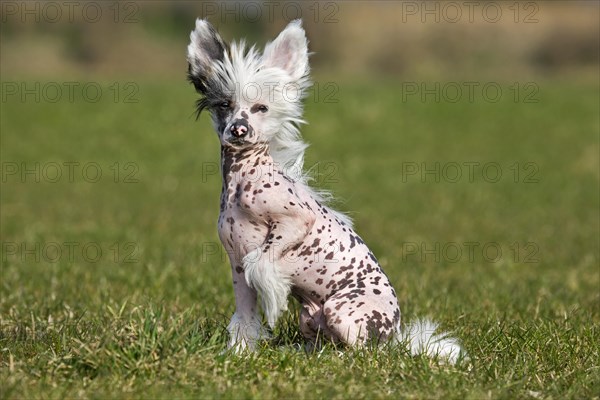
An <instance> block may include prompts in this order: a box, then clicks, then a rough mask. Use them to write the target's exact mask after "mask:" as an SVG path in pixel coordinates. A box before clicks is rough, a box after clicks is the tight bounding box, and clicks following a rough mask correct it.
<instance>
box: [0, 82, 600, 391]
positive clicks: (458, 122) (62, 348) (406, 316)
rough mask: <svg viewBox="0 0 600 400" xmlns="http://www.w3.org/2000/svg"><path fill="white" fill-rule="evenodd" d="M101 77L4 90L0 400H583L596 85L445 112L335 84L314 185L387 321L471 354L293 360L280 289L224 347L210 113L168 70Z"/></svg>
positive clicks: (589, 384)
mask: <svg viewBox="0 0 600 400" xmlns="http://www.w3.org/2000/svg"><path fill="white" fill-rule="evenodd" d="M103 85H104V86H103V88H104V89H105V91H106V92H105V96H103V97H102V99H100V101H98V102H96V103H90V102H85V101H81V100H75V101H73V102H70V101H69V99H68V98H66V97H65V98H63V99H62V100H61V101H58V102H56V103H51V102H47V101H40V102H35V101H33V100H32V99H31V98H29V100H26V101H25V102H22V101H20V99H19V98H16V97H14V96H12V97H9V98H8V99H7V100H6V101H3V103H2V115H1V119H2V122H1V124H2V126H1V128H2V137H1V139H2V142H1V157H2V168H3V169H2V192H1V206H2V212H1V222H2V224H1V230H0V234H1V237H2V285H1V301H0V322H1V328H0V384H1V388H2V398H6V399H16V398H55V399H63V398H91V399H93V398H98V399H100V398H102V399H104V398H203V397H223V398H343V399H350V398H368V399H372V398H419V399H420V398H461V399H462V398H471V399H481V398H556V399H558V398H598V397H599V393H600V369H599V359H600V351H599V346H598V344H599V343H600V312H599V300H600V299H599V290H600V283H599V248H598V240H599V203H600V200H599V171H598V167H599V166H598V162H599V161H598V146H599V143H598V132H599V130H600V126H599V121H598V109H599V103H598V100H599V99H598V87H597V86H585V85H570V84H559V83H551V82H548V83H542V82H539V87H540V91H539V93H538V95H537V99H538V100H539V101H538V102H537V103H524V102H523V101H522V100H523V98H522V97H521V99H519V101H517V102H515V101H514V97H513V96H512V92H509V90H510V89H509V88H508V86H506V87H504V90H505V95H504V96H503V97H502V99H501V100H500V101H498V102H495V103H492V102H489V101H485V100H483V99H481V97H476V98H475V101H474V102H469V101H468V99H466V98H463V99H462V100H461V101H458V102H456V103H451V102H448V101H443V99H442V101H440V102H435V101H434V99H432V98H431V97H429V98H427V99H426V101H425V102H422V101H421V100H420V98H419V97H418V96H413V97H410V98H408V99H407V101H402V96H401V92H402V86H401V84H400V83H398V84H393V83H389V82H385V84H378V83H373V84H357V83H349V82H348V83H342V82H340V83H339V92H337V94H336V95H335V97H334V98H335V99H337V100H338V102H337V103H330V102H324V101H323V100H324V98H323V96H319V97H318V98H316V97H314V96H313V97H311V98H310V99H309V100H308V101H307V105H306V118H307V120H308V121H309V125H308V126H306V127H304V128H303V133H304V137H305V138H306V140H307V141H308V142H310V143H311V147H310V148H309V150H308V153H307V165H308V166H313V171H314V172H315V175H316V177H315V183H316V184H317V185H318V186H320V187H324V188H328V189H331V190H332V191H333V192H334V193H335V195H336V196H337V197H338V201H337V202H336V204H337V206H338V207H339V208H340V209H342V210H344V211H347V212H348V213H349V214H350V215H351V216H352V217H353V218H354V220H355V224H356V228H357V230H358V232H359V233H360V234H361V236H362V237H363V239H364V240H365V241H366V242H367V244H369V245H370V247H371V248H372V249H373V251H374V252H375V254H376V256H377V257H378V258H379V260H380V262H381V264H382V265H383V267H384V269H385V271H386V273H387V274H388V276H389V277H390V279H391V281H392V283H393V285H394V286H395V288H396V291H397V293H398V296H399V299H400V303H401V306H402V312H403V320H404V321H410V320H414V319H416V318H418V317H431V318H434V319H436V320H438V321H439V322H440V323H441V327H442V328H443V329H447V330H451V331H453V332H454V333H455V335H456V336H458V337H459V338H460V340H461V342H462V343H463V345H464V347H465V349H466V350H467V352H468V353H469V356H470V361H468V362H464V363H462V364H460V365H458V366H447V365H443V364H440V363H438V362H437V361H436V360H430V359H428V358H425V357H410V356H409V355H407V354H406V352H405V351H404V350H403V349H399V348H380V349H370V348H369V349H359V350H352V349H343V348H335V347H334V346H329V345H328V346H326V347H325V348H324V349H323V350H322V351H320V352H318V353H313V354H307V353H305V352H304V351H303V350H299V348H300V347H301V345H302V344H303V341H302V338H301V337H300V335H299V332H298V330H297V323H296V321H297V310H298V307H297V305H296V304H295V302H294V301H290V306H291V307H290V308H291V312H289V313H287V314H286V315H285V316H284V317H283V318H282V319H281V320H280V322H279V324H278V326H277V328H276V329H275V331H274V335H273V340H272V341H271V342H269V343H265V344H264V346H263V347H262V348H261V349H260V350H259V351H258V352H256V353H254V354H248V355H242V356H234V355H231V354H227V353H224V352H223V350H224V349H225V347H226V340H227V334H226V331H225V327H226V325H227V323H228V320H229V317H230V315H231V314H232V313H233V310H234V298H233V292H232V289H231V283H230V278H231V273H230V269H229V265H228V261H227V259H226V254H225V253H224V252H223V250H222V249H221V247H220V244H219V241H218V237H217V231H216V220H217V216H218V206H219V192H220V177H219V173H218V165H219V164H218V163H219V144H218V141H217V138H216V135H215V133H214V132H213V131H212V128H211V127H210V124H209V122H208V116H207V115H203V116H202V117H201V118H200V120H199V121H198V122H196V121H194V117H193V101H194V100H195V94H194V93H193V90H192V88H191V86H188V85H186V84H185V83H184V82H183V80H182V81H175V82H171V83H156V82H154V83H149V82H148V83H144V82H139V92H138V94H137V95H136V97H135V98H136V99H138V100H139V101H138V102H137V103H124V102H122V101H119V102H116V103H115V102H114V97H113V96H112V92H109V89H108V87H109V85H111V82H106V84H103ZM321 88H322V86H321ZM327 93H331V92H327ZM509 93H511V94H510V95H509ZM321 94H323V93H321ZM330 99H331V97H330ZM31 170H33V172H31ZM36 170H37V172H36ZM423 170H426V173H425V174H424V175H421V172H422V171H423ZM24 171H25V172H24ZM27 171H29V172H27ZM427 171H428V172H427ZM436 171H437V172H436ZM98 172H100V173H101V176H99V175H98ZM36 174H37V175H36Z"/></svg>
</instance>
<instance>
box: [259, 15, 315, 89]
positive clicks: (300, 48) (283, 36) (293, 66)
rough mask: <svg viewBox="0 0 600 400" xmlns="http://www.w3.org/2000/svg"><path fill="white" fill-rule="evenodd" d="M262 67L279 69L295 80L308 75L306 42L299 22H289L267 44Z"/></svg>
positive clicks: (297, 20)
mask: <svg viewBox="0 0 600 400" xmlns="http://www.w3.org/2000/svg"><path fill="white" fill-rule="evenodd" d="M263 65H264V66H266V67H277V68H281V69H283V70H284V71H286V72H287V73H288V74H289V75H290V76H291V77H292V78H293V79H295V80H297V79H300V78H302V77H304V76H305V75H307V74H308V71H309V66H308V41H307V40H306V34H305V33H304V29H302V21H301V20H299V19H296V20H294V21H292V22H290V23H289V24H288V26H286V27H285V29H284V30H283V31H282V32H281V33H280V34H279V36H277V38H276V39H275V40H274V41H272V42H270V43H267V45H266V46H265V51H264V52H263Z"/></svg>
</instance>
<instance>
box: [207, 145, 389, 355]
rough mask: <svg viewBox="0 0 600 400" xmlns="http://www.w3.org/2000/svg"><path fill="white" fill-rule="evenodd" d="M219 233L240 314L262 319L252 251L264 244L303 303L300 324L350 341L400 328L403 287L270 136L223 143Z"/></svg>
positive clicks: (308, 334) (309, 331) (312, 336)
mask: <svg viewBox="0 0 600 400" xmlns="http://www.w3.org/2000/svg"><path fill="white" fill-rule="evenodd" d="M222 171H223V190H222V194H221V213H220V216H219V223H218V227H219V237H220V239H221V241H222V243H223V245H224V247H225V249H226V251H227V252H228V254H229V257H230V260H231V265H232V274H233V285H234V290H235V293H236V304H237V307H238V308H237V310H236V314H237V316H238V317H239V316H241V315H242V316H243V317H242V319H243V320H244V321H250V320H256V319H257V315H258V314H257V312H258V308H257V306H256V297H257V296H256V291H255V290H253V289H252V287H251V286H250V285H249V284H248V282H247V281H246V279H245V277H244V272H245V271H244V262H243V260H244V257H245V256H246V255H248V254H249V253H250V252H251V251H252V250H255V249H256V248H257V247H259V248H260V249H261V253H262V256H261V257H269V259H270V260H271V261H272V262H273V263H274V264H275V265H276V268H277V269H278V272H280V273H282V275H283V276H285V277H287V278H288V279H289V280H290V282H291V294H292V295H293V296H294V297H296V298H297V299H298V300H299V301H300V303H301V305H302V310H301V313H300V331H301V332H302V334H303V336H304V337H305V338H306V339H308V340H309V341H312V342H314V341H315V340H316V339H317V337H319V336H320V335H322V336H323V337H324V338H327V339H330V340H333V341H334V342H343V343H347V344H350V345H354V344H361V343H364V342H365V341H366V340H373V339H374V340H384V339H386V338H388V337H390V336H391V335H392V334H393V333H394V332H397V331H398V330H399V324H400V308H399V306H398V301H397V297H396V293H395V291H394V289H393V288H392V286H391V284H390V282H389V280H388V278H387V276H386V275H385V273H384V272H383V270H382V269H381V267H380V266H379V264H378V262H377V259H376V258H375V256H374V255H373V253H372V252H371V251H370V250H369V248H368V247H367V245H366V244H365V242H364V241H363V240H362V239H361V237H360V236H358V235H357V234H356V232H354V230H353V229H352V228H351V227H350V226H348V225H346V224H345V223H344V222H343V221H340V220H339V219H337V218H336V217H335V215H334V214H333V213H332V211H331V210H330V209H329V208H328V207H327V206H325V205H323V204H321V203H319V202H318V201H317V200H315V199H314V198H313V197H312V196H311V194H310V193H309V192H308V191H307V190H306V188H305V186H304V185H302V184H297V183H295V182H293V181H292V180H291V179H289V178H288V177H286V176H285V175H284V174H283V172H282V171H281V170H280V169H279V168H278V166H277V165H276V163H275V162H274V161H273V158H272V157H271V156H270V154H269V147H268V145H267V144H265V143H258V144H255V145H252V146H250V147H245V148H243V149H238V148H235V147H233V146H223V147H222Z"/></svg>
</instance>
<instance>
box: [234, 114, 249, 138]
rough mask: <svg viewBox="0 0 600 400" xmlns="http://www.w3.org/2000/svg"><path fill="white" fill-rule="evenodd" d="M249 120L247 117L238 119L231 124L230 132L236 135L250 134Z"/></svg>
mask: <svg viewBox="0 0 600 400" xmlns="http://www.w3.org/2000/svg"><path fill="white" fill-rule="evenodd" d="M248 130H249V129H248V121H246V120H245V119H243V118H241V119H237V120H235V121H234V122H233V123H232V124H231V128H229V132H230V133H231V134H232V135H233V136H235V137H240V138H241V137H244V136H246V135H247V134H248Z"/></svg>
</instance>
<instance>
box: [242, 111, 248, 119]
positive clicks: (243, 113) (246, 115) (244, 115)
mask: <svg viewBox="0 0 600 400" xmlns="http://www.w3.org/2000/svg"><path fill="white" fill-rule="evenodd" d="M242 117H244V118H246V119H248V118H250V116H249V115H248V113H247V112H246V111H242Z"/></svg>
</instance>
